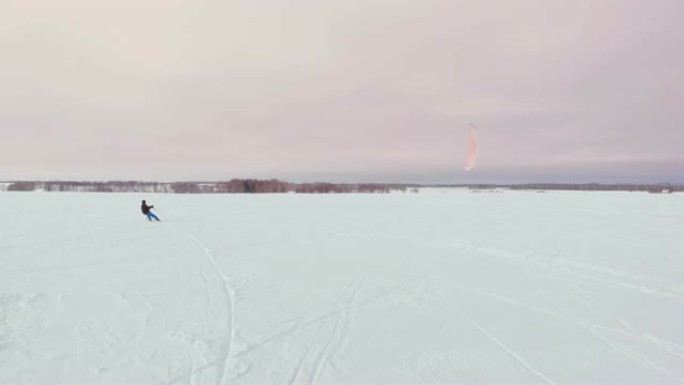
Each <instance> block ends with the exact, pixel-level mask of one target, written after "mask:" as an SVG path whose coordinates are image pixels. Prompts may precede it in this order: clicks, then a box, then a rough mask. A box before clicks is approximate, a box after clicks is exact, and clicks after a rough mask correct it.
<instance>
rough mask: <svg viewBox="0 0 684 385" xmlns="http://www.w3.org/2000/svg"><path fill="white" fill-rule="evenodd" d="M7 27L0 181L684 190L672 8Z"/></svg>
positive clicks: (185, 4) (51, 16)
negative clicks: (472, 151) (475, 147)
mask: <svg viewBox="0 0 684 385" xmlns="http://www.w3.org/2000/svg"><path fill="white" fill-rule="evenodd" d="M1 7H2V11H1V12H0V59H1V60H0V85H1V86H0V102H1V103H2V108H0V134H1V139H2V140H1V141H0V180H3V179H4V180H12V179H145V180H215V179H227V178H232V177H277V178H283V179H292V180H323V179H324V180H333V181H355V180H380V181H401V182H412V181H414V182H453V183H458V182H472V181H502V182H508V181H533V180H542V179H543V180H554V181H591V180H610V181H621V180H622V181H631V180H653V181H661V180H673V181H681V180H683V179H684V176H683V175H682V170H683V167H684V155H682V150H681V146H682V143H684V129H683V128H684V127H683V123H684V112H683V111H684V109H683V108H682V106H681V104H682V101H683V100H684V72H683V70H682V68H684V48H683V47H684V24H682V23H681V22H680V20H679V17H680V15H681V14H682V12H683V11H684V3H682V1H681V0H648V1H645V0H563V1H560V0H515V1H509V0H497V1H492V0H483V1H460V0H411V1H409V0H344V1H341V0H340V1H320V0H292V1H287V2H286V1H282V0H233V1H208V0H197V1H179V0H176V1H170V0H164V1H162V0H135V1H134V0H117V1H107V2H104V1H91V0H62V1H59V2H56V1H47V0H43V1H35V0H5V1H4V2H3V3H2V5H1ZM469 122H475V123H477V125H478V130H479V138H480V157H479V161H478V164H477V166H476V167H475V169H474V170H473V171H471V172H470V173H464V172H463V162H464V156H465V151H466V143H467V130H468V123H469Z"/></svg>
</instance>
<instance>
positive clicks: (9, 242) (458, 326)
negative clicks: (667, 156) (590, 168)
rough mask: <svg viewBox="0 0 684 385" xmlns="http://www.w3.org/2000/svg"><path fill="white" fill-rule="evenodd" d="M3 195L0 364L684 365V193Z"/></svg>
mask: <svg viewBox="0 0 684 385" xmlns="http://www.w3.org/2000/svg"><path fill="white" fill-rule="evenodd" d="M141 199H146V200H147V201H148V202H149V203H151V204H154V205H155V208H157V209H158V210H157V211H156V213H157V214H158V215H159V216H160V217H161V218H162V220H163V222H161V223H150V222H148V221H147V220H145V219H144V217H143V216H142V215H141V214H140V211H139V208H138V206H139V203H140V200H141ZM0 213H1V215H0V383H1V384H51V385H59V384H155V385H156V384H195V385H200V384H253V385H264V384H284V385H294V384H309V385H310V384H319V385H324V384H325V385H337V384H354V385H368V384H374V385H378V384H391V385H396V384H677V383H682V382H684V327H683V326H684V279H683V278H684V259H683V256H684V254H683V252H682V250H684V195H680V194H671V195H660V194H646V193H589V192H554V193H550V194H536V193H526V192H513V191H507V192H504V193H501V194H474V193H470V192H468V191H466V190H462V191H454V192H453V193H449V194H377V195H376V194H369V195H298V194H283V195H151V194H145V195H142V194H96V193H82V194H79V193H44V194H31V193H9V192H6V193H2V194H0Z"/></svg>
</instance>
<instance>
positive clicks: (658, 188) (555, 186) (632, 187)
mask: <svg viewBox="0 0 684 385" xmlns="http://www.w3.org/2000/svg"><path fill="white" fill-rule="evenodd" d="M452 187H455V186H453V185H452ZM461 187H467V188H470V189H476V190H494V189H509V190H548V191H553V190H559V191H561V190H562V191H642V192H652V193H663V192H666V193H671V192H681V191H684V185H681V184H671V183H656V184H622V183H614V184H603V183H578V184H574V183H528V184H514V185H495V184H480V185H465V186H461Z"/></svg>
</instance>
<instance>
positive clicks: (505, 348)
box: [435, 290, 557, 385]
mask: <svg viewBox="0 0 684 385" xmlns="http://www.w3.org/2000/svg"><path fill="white" fill-rule="evenodd" d="M435 293H436V295H437V297H439V298H440V299H441V300H442V301H443V302H444V303H445V304H446V305H447V306H449V307H450V308H451V309H453V310H454V311H455V312H456V313H458V315H460V316H461V318H463V319H464V320H465V321H466V322H468V323H469V324H470V325H471V326H473V327H474V328H476V329H477V330H478V331H480V333H482V334H483V335H484V336H485V337H487V338H488V339H489V340H490V341H492V342H493V343H495V344H496V345H497V346H498V347H499V348H501V349H502V350H503V351H504V352H506V353H507V354H508V355H509V356H511V357H512V358H513V359H515V360H516V361H518V363H519V364H520V365H522V366H523V367H525V369H527V370H529V371H530V372H531V373H533V374H534V375H536V376H537V377H539V378H540V379H541V380H542V381H544V382H545V383H547V384H549V385H557V383H556V382H555V381H553V380H552V379H550V378H549V377H547V376H546V375H545V374H544V373H542V372H541V371H540V370H538V369H536V368H535V367H534V366H532V365H531V364H530V363H529V362H527V361H526V360H525V359H524V358H522V357H521V356H520V355H519V354H517V353H516V352H514V351H513V349H511V348H510V347H509V346H508V345H506V344H505V343H504V342H503V341H501V340H500V339H498V338H496V337H495V336H494V335H492V334H491V333H489V332H488V331H487V329H485V328H484V327H483V326H482V325H480V324H479V323H478V322H476V321H475V320H474V319H472V318H471V317H469V316H468V315H467V314H466V313H465V312H464V311H463V310H461V308H460V307H458V306H456V305H455V304H453V303H451V302H449V301H448V300H447V299H446V297H445V296H444V295H443V294H442V293H441V292H439V291H436V290H435Z"/></svg>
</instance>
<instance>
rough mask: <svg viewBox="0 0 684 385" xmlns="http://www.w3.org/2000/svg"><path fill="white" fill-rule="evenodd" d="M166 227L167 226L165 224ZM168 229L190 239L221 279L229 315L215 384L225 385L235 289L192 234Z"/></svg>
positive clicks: (230, 356) (231, 345)
mask: <svg viewBox="0 0 684 385" xmlns="http://www.w3.org/2000/svg"><path fill="white" fill-rule="evenodd" d="M167 225H168V224H167ZM168 226H169V227H170V228H172V229H173V230H175V231H176V232H178V233H180V234H183V235H185V236H186V237H188V238H190V239H191V240H192V241H193V242H194V243H195V244H196V245H197V246H198V247H199V248H200V250H202V253H203V254H204V256H205V257H206V258H207V260H208V261H209V263H210V264H211V265H212V267H213V268H214V271H215V272H216V275H218V276H219V278H221V280H222V281H223V285H222V286H221V288H222V290H223V295H224V298H225V307H226V311H227V312H228V314H229V315H230V318H229V320H228V321H229V323H228V328H229V329H228V333H227V336H226V338H225V340H224V342H223V344H222V345H221V350H220V353H219V360H218V367H217V371H216V384H217V385H224V384H225V379H226V378H225V377H226V371H227V370H228V368H230V363H231V362H232V360H233V358H234V348H235V334H236V330H235V289H233V287H232V286H231V285H230V278H228V276H226V275H225V274H224V273H223V271H222V270H221V268H219V266H218V264H217V263H216V259H214V256H213V254H212V253H211V251H210V250H209V249H208V248H207V247H206V246H205V245H204V243H202V241H200V240H199V238H197V237H196V236H195V235H193V234H192V233H189V232H187V231H184V230H181V229H179V228H178V227H176V226H173V225H168Z"/></svg>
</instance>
